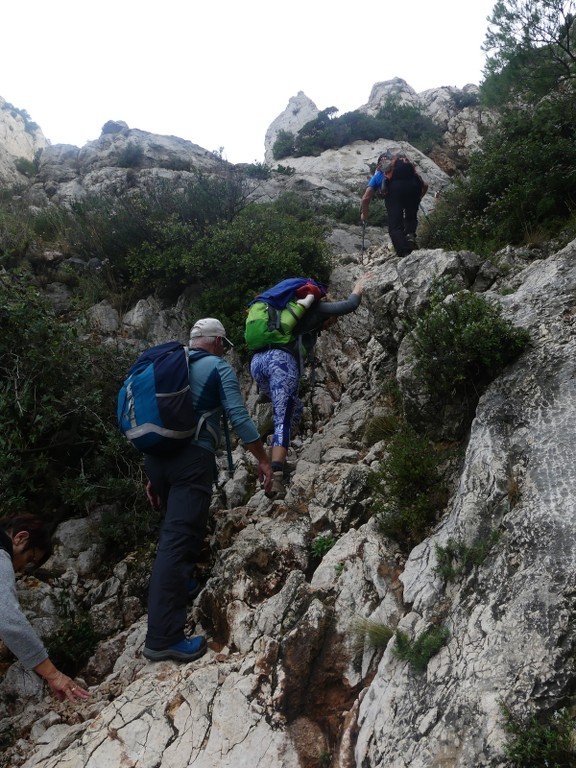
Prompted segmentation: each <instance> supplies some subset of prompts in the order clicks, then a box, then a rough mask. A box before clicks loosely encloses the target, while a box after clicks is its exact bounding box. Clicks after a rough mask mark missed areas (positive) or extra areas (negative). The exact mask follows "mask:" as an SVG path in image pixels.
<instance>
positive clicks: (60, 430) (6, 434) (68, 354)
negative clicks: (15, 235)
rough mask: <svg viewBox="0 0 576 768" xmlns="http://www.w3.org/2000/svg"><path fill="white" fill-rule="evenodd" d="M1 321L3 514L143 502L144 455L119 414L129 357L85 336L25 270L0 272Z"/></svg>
mask: <svg viewBox="0 0 576 768" xmlns="http://www.w3.org/2000/svg"><path fill="white" fill-rule="evenodd" d="M0 323H1V325H2V328H3V330H4V333H3V334H2V336H1V337H0V493H1V495H2V503H3V509H4V514H5V515H7V516H9V515H12V514H16V513H18V512H21V511H23V510H27V511H30V512H35V513H37V514H39V515H40V516H41V517H42V518H44V519H45V520H46V521H47V522H49V523H51V524H53V525H56V524H57V523H58V522H60V521H61V520H63V519H67V518H68V517H72V516H74V515H84V514H85V513H86V510H87V509H90V508H92V506H93V505H95V504H99V503H108V502H115V503H118V504H119V505H120V507H122V505H123V504H127V506H131V505H132V504H134V503H137V502H135V499H136V498H138V499H139V502H138V503H139V504H141V505H142V506H145V497H144V494H143V491H142V487H143V484H142V478H141V474H139V473H138V464H139V462H140V457H139V456H137V455H135V454H129V453H128V450H127V444H126V441H125V440H124V438H122V437H121V436H120V433H119V431H118V428H117V425H116V418H115V413H116V394H117V388H118V386H119V384H120V381H121V379H122V378H123V376H124V374H125V371H126V370H127V368H128V365H129V363H131V362H132V355H130V356H127V355H125V354H124V353H123V352H122V350H121V349H114V348H112V347H111V346H102V345H100V344H98V343H95V342H92V341H91V340H90V339H89V338H82V337H81V336H79V334H78V328H77V325H76V324H75V323H73V324H68V323H66V322H64V321H63V320H61V319H58V318H57V317H55V316H54V313H53V311H52V308H51V307H50V306H49V305H48V304H47V303H45V301H44V300H43V299H42V297H41V296H40V294H39V293H38V291H37V290H36V289H35V288H34V287H33V285H32V284H31V281H30V279H29V278H27V277H26V276H25V275H23V274H21V273H18V274H14V275H13V276H9V275H7V274H6V275H0ZM63 382H65V386H63ZM94 382H98V386H94Z"/></svg>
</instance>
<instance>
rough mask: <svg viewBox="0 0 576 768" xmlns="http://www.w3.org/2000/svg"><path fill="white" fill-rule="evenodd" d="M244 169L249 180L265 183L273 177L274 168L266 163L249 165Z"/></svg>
mask: <svg viewBox="0 0 576 768" xmlns="http://www.w3.org/2000/svg"><path fill="white" fill-rule="evenodd" d="M243 169H244V173H245V174H246V176H247V177H248V178H249V179H259V180H262V181H265V180H266V179H269V178H270V177H271V176H272V168H270V166H269V165H266V163H247V164H246V165H245V166H244V168H243Z"/></svg>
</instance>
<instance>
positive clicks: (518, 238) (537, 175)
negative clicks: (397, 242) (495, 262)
mask: <svg viewBox="0 0 576 768" xmlns="http://www.w3.org/2000/svg"><path fill="white" fill-rule="evenodd" d="M575 167H576V101H575V100H574V98H573V95H572V92H571V91H570V90H568V91H565V92H561V93H551V94H549V95H548V96H547V98H546V99H541V100H537V101H535V102H534V103H532V104H522V106H521V107H514V108H507V109H505V110H504V111H503V112H502V114H501V116H500V118H499V120H498V121H497V122H495V123H494V125H492V126H491V127H490V128H488V129H487V131H486V135H485V136H484V138H483V140H482V145H481V148H480V149H479V150H478V151H477V152H475V153H473V154H472V155H471V157H470V163H469V167H468V168H467V171H466V177H465V178H463V177H458V178H456V179H454V181H453V183H452V185H451V187H450V188H449V189H447V190H446V191H445V192H443V194H442V197H441V198H440V199H439V200H438V203H437V205H436V206H435V208H434V210H433V212H432V213H431V214H430V215H429V216H428V218H427V220H425V221H423V222H421V226H420V230H419V240H420V244H421V246H423V247H426V248H444V249H446V250H449V249H453V250H460V249H468V250H472V251H476V252H477V253H479V254H483V255H489V254H490V253H493V252H495V251H497V250H499V249H500V248H502V247H504V246H506V245H509V244H512V245H517V244H521V243H523V242H527V241H530V239H531V238H532V236H533V233H534V232H539V233H543V234H544V235H545V236H547V237H556V236H557V235H558V232H559V231H561V230H562V227H563V224H564V222H566V221H568V220H569V219H570V218H571V217H572V216H573V212H574V204H575V201H576V174H575V173H574V168H575Z"/></svg>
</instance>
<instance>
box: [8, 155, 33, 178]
mask: <svg viewBox="0 0 576 768" xmlns="http://www.w3.org/2000/svg"><path fill="white" fill-rule="evenodd" d="M14 166H15V168H16V170H17V171H19V172H20V173H23V174H24V176H28V177H30V178H31V177H32V176H36V174H37V173H38V163H37V162H34V161H33V160H28V158H26V157H17V158H16V160H14Z"/></svg>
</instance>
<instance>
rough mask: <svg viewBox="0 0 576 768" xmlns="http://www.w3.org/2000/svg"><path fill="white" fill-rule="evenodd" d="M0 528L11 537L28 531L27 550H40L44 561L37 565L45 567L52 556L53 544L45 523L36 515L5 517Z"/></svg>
mask: <svg viewBox="0 0 576 768" xmlns="http://www.w3.org/2000/svg"><path fill="white" fill-rule="evenodd" d="M0 528H1V529H2V530H3V531H6V533H9V534H10V535H11V536H16V534H17V533H21V532H22V531H26V533H27V534H28V544H27V546H26V549H39V550H41V551H42V553H43V555H42V559H41V560H39V561H38V562H37V563H36V565H37V566H38V565H43V564H44V563H45V562H46V560H48V558H49V557H50V555H51V554H52V542H51V540H50V534H49V532H48V529H47V528H46V525H45V523H44V522H43V521H42V520H40V518H39V517H37V516H36V515H31V514H24V515H17V516H16V517H4V518H2V519H1V520H0Z"/></svg>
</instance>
